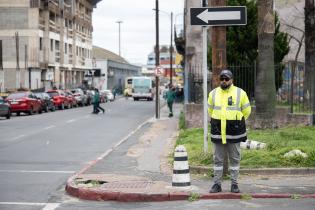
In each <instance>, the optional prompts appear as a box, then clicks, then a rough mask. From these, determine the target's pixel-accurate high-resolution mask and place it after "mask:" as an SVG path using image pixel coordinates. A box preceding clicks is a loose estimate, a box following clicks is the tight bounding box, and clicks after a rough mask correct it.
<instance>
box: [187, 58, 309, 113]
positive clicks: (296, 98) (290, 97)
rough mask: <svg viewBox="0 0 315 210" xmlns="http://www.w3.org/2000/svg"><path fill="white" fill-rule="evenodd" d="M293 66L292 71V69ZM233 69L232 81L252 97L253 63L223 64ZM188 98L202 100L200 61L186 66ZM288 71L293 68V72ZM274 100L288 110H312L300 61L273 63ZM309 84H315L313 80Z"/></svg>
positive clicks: (254, 67) (253, 85)
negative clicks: (295, 63) (296, 62)
mask: <svg viewBox="0 0 315 210" xmlns="http://www.w3.org/2000/svg"><path fill="white" fill-rule="evenodd" d="M293 66H296V67H295V71H293ZM227 69H230V70H231V71H232V72H233V75H234V85H236V86H237V87H240V88H242V89H243V90H244V91H246V93H247V95H248V97H249V99H250V100H251V101H252V102H254V101H255V87H256V75H257V68H256V63H255V62H253V63H251V64H244V63H239V64H231V65H229V66H228V67H227ZM188 72H189V74H188V83H189V85H188V86H189V88H188V101H189V102H190V103H196V104H202V97H203V89H202V83H203V82H202V66H201V64H196V65H190V66H189V67H188ZM210 72H211V71H210V70H209V75H208V93H209V92H210V87H209V86H210V79H209V78H210V74H211V73H210ZM292 72H295V73H294V75H293V74H292ZM275 78H276V79H275V80H276V90H277V91H276V101H277V105H278V106H286V107H288V108H289V109H290V112H291V113H306V114H311V113H312V110H311V108H312V102H311V98H312V95H311V89H312V87H306V85H305V82H304V81H305V67H304V63H298V64H297V65H292V62H288V63H286V64H284V65H283V64H280V65H275ZM312 85H315V84H314V83H313V84H312Z"/></svg>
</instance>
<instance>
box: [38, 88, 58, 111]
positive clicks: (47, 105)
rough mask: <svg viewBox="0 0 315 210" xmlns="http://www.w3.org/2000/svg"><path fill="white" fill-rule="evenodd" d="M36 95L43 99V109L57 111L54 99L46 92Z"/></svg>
mask: <svg viewBox="0 0 315 210" xmlns="http://www.w3.org/2000/svg"><path fill="white" fill-rule="evenodd" d="M35 95H36V97H37V98H38V99H39V100H40V101H41V105H42V110H43V111H45V112H48V111H49V110H50V111H52V112H53V111H55V110H56V107H55V105H54V101H53V99H52V98H51V97H50V96H49V95H48V94H47V93H45V92H41V93H35Z"/></svg>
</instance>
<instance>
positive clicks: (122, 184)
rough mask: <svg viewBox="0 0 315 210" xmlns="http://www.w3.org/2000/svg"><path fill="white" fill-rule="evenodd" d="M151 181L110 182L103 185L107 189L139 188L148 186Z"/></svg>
mask: <svg viewBox="0 0 315 210" xmlns="http://www.w3.org/2000/svg"><path fill="white" fill-rule="evenodd" d="M150 185H151V182H109V183H105V184H103V185H102V188H106V189H139V188H147V187H149V186H150Z"/></svg>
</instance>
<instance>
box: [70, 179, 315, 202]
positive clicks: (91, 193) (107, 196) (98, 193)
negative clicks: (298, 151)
mask: <svg viewBox="0 0 315 210" xmlns="http://www.w3.org/2000/svg"><path fill="white" fill-rule="evenodd" d="M66 192H67V193H68V194H69V195H72V196H74V197H77V198H80V199H83V200H93V201H118V202H161V201H179V200H188V199H189V197H190V195H191V194H190V193H189V192H168V193H130V192H128V193H127V192H112V191H104V190H102V189H99V188H97V189H96V188H84V187H82V188H80V187H77V186H76V185H74V184H73V182H68V183H67V185H66ZM197 195H198V194H197ZM245 196H246V197H249V198H257V199H268V198H294V197H297V198H301V199H302V198H303V199H304V198H315V194H305V195H300V194H298V195H296V194H272V193H250V194H247V193H244V194H242V193H230V192H221V193H208V194H199V195H198V199H202V200H211V199H242V198H243V197H245Z"/></svg>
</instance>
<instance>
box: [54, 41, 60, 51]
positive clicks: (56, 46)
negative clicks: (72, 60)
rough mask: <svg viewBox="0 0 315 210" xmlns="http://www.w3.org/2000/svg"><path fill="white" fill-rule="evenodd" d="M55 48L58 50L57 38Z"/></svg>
mask: <svg viewBox="0 0 315 210" xmlns="http://www.w3.org/2000/svg"><path fill="white" fill-rule="evenodd" d="M55 49H56V50H58V51H59V41H57V40H56V42H55Z"/></svg>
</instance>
